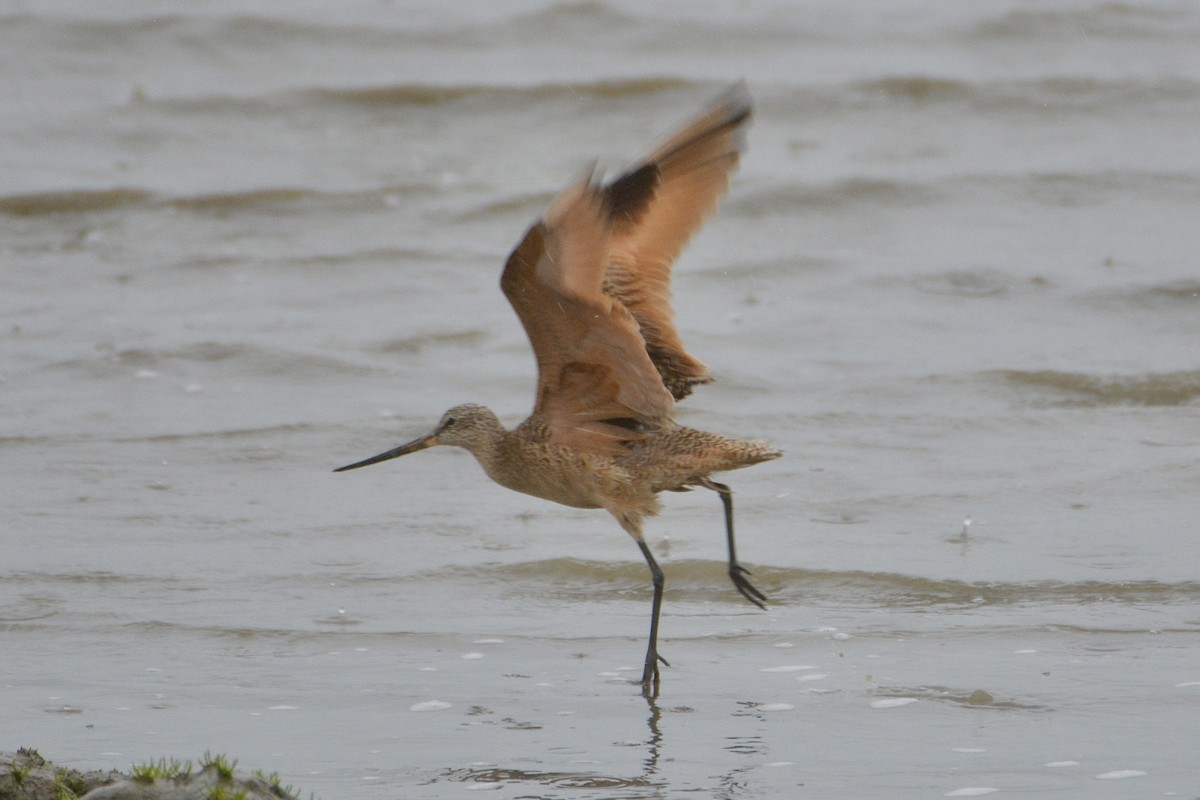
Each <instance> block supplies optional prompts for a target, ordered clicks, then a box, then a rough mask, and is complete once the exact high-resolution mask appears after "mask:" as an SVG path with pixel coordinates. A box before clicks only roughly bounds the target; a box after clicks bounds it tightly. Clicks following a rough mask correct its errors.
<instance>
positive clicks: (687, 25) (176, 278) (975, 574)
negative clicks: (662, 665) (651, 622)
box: [0, 2, 1200, 798]
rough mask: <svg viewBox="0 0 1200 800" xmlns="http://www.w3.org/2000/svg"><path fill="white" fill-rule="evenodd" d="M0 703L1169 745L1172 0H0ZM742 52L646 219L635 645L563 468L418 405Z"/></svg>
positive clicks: (829, 743) (762, 743)
mask: <svg viewBox="0 0 1200 800" xmlns="http://www.w3.org/2000/svg"><path fill="white" fill-rule="evenodd" d="M0 39H2V42H3V44H2V46H0V63H2V66H3V72H4V74H5V75H6V79H5V80H4V81H3V82H0V106H3V107H4V108H5V112H4V114H3V115H2V116H0V134H2V135H0V161H2V164H3V175H4V177H3V179H2V181H0V314H2V323H3V325H2V329H0V381H2V382H0V410H2V411H3V414H2V416H0V425H2V427H0V478H2V479H0V493H2V498H0V502H2V504H3V508H4V511H5V513H4V518H3V526H2V529H0V549H2V554H0V642H2V645H3V646H2V652H0V690H2V692H3V700H2V703H3V708H4V712H3V714H2V715H0V733H2V734H3V738H4V739H5V740H6V741H7V742H8V744H7V745H6V746H8V747H10V748H13V747H16V746H20V745H29V746H34V747H38V748H40V749H41V751H42V752H43V754H45V755H47V756H48V757H51V758H53V759H55V760H56V761H59V762H61V763H69V764H71V765H72V766H76V767H80V768H92V767H95V768H102V767H103V768H107V767H114V766H115V767H118V768H124V767H127V766H128V764H129V763H130V762H132V761H143V760H147V759H150V758H157V757H159V756H161V755H173V756H176V757H181V758H195V757H197V756H198V755H199V754H201V753H203V751H205V750H212V751H214V752H215V751H224V752H228V753H229V754H230V755H231V756H233V757H237V758H239V759H240V760H241V762H242V763H243V764H244V765H246V766H250V767H258V766H261V767H263V768H265V769H267V770H269V771H270V770H277V771H278V772H279V773H280V774H281V775H282V776H283V777H284V779H285V782H288V783H293V784H295V785H296V786H298V787H301V788H302V789H303V790H304V791H306V792H307V791H313V792H315V793H316V794H317V795H319V796H323V797H327V798H330V797H349V798H353V797H407V796H421V797H457V796H459V795H460V793H461V792H462V791H463V790H464V789H472V788H484V789H492V790H494V792H496V793H497V796H503V797H527V796H539V797H571V798H582V797H593V798H610V797H629V798H651V797H685V796H686V797H694V796H703V797H782V796H794V795H795V794H796V792H797V791H798V790H800V789H802V790H807V793H808V794H809V795H811V796H814V797H816V796H833V795H845V796H855V797H864V798H872V797H879V798H892V797H897V796H905V797H909V796H947V795H948V796H978V795H982V794H985V793H990V792H989V790H992V791H996V792H997V793H1003V794H1004V795H1016V796H1033V795H1041V794H1045V793H1049V792H1058V793H1060V794H1062V795H1064V796H1088V797H1129V796H1135V795H1136V796H1147V795H1149V796H1164V795H1166V796H1181V797H1192V796H1195V794H1196V792H1197V784H1198V782H1197V778H1196V772H1195V768H1194V757H1193V755H1192V752H1193V750H1194V739H1195V733H1196V731H1197V723H1196V719H1197V718H1198V717H1197V713H1196V712H1197V708H1198V704H1200V667H1198V666H1197V665H1198V664H1200V611H1197V602H1198V601H1200V572H1198V568H1197V563H1200V558H1197V556H1198V555H1200V552H1198V550H1200V547H1198V545H1197V539H1196V522H1197V519H1198V518H1200V500H1198V499H1197V497H1198V495H1197V480H1198V476H1200V432H1198V431H1200V406H1198V402H1200V401H1198V399H1197V398H1198V397H1200V363H1198V361H1197V352H1198V350H1197V336H1198V334H1200V278H1198V277H1197V276H1198V275H1200V272H1198V271H1197V264H1196V255H1195V254H1196V237H1195V209H1196V208H1197V201H1198V200H1200V148H1198V147H1197V146H1196V145H1197V139H1196V135H1197V134H1196V131H1197V130H1200V111H1198V109H1200V62H1197V61H1196V59H1195V57H1194V54H1195V50H1196V45H1197V43H1198V40H1200V13H1197V11H1196V9H1195V6H1194V5H1193V4H1190V3H1171V2H1156V3H1144V4H1136V5H1097V4H1091V3H1072V2H1063V3H1057V4H1054V5H1053V6H1046V5H1045V4H1036V3H1010V4H1005V5H1001V6H994V5H988V6H984V5H971V6H963V5H961V4H956V3H941V2H929V3H924V4H921V5H919V6H915V7H909V6H906V7H905V8H903V9H901V8H899V7H894V6H892V5H889V4H872V5H871V6H870V7H865V6H864V7H860V8H855V9H853V10H850V9H848V8H845V7H843V6H842V5H841V4H824V5H822V4H815V5H814V4H805V5H804V6H803V7H800V6H793V5H790V4H769V3H753V4H749V5H747V4H742V5H739V6H737V7H736V8H727V7H726V6H724V5H723V4H714V5H712V6H711V7H708V6H703V7H702V6H699V5H696V4H689V5H688V6H687V7H686V8H685V7H683V6H679V7H676V6H673V5H672V6H666V5H664V6H660V7H654V8H649V9H647V8H644V7H642V6H641V5H638V4H628V5H626V4H623V3H616V2H584V3H567V4H538V3H515V2H514V3H507V4H493V5H490V6H488V7H487V9H486V10H483V11H480V10H474V11H473V12H472V16H470V17H468V16H465V15H463V13H462V12H458V13H455V12H454V11H452V10H449V7H443V5H442V4H436V3H430V4H428V5H422V4H409V3H393V4H380V3H375V2H369V3H350V4H342V5H339V8H338V12H337V14H331V13H329V9H328V8H326V7H325V6H322V5H320V4H315V3H313V4H292V5H289V7H288V8H286V9H284V8H281V7H277V6H276V5H275V4H267V3H250V4H246V3H210V4H208V5H206V6H205V7H204V8H203V9H184V8H178V7H175V6H162V7H156V6H147V5H145V4H142V3H108V4H104V5H103V7H102V8H101V7H99V6H94V5H93V4H85V3H73V2H58V3H50V2H46V3H27V4H21V5H16V6H10V7H8V8H6V9H4V11H3V14H2V15H0ZM738 77H744V78H746V79H747V81H748V83H749V85H750V87H751V90H752V92H753V93H754V95H755V97H756V101H757V117H756V119H755V123H754V127H753V128H752V129H751V131H750V137H749V145H750V150H749V152H748V154H747V156H746V158H745V160H744V163H743V166H742V169H741V170H740V172H739V173H738V175H737V176H736V179H735V182H734V185H733V187H732V191H731V193H730V195H729V198H728V200H727V202H725V203H724V205H723V206H722V209H721V212H720V213H719V215H718V216H717V217H716V218H714V220H713V221H712V222H711V223H710V225H709V226H708V227H707V228H706V229H705V231H704V232H703V233H702V234H701V236H700V237H698V239H697V240H696V242H695V243H694V246H693V247H692V248H691V249H690V250H689V251H688V253H687V254H686V255H685V257H684V259H683V260H682V262H681V263H680V264H679V267H678V271H677V279H676V285H675V288H676V296H677V306H678V313H679V326H680V329H681V331H682V332H683V335H684V338H685V340H686V341H687V342H688V344H689V346H690V348H691V349H692V350H693V351H694V352H695V353H696V354H697V355H698V356H699V357H701V358H702V359H703V360H705V361H706V362H707V363H708V364H709V365H710V366H711V367H712V368H713V371H714V372H715V373H716V374H717V376H718V378H719V382H718V383H717V384H714V385H713V386H709V387H704V389H703V391H699V392H697V393H696V395H694V396H693V397H692V398H689V399H688V401H687V402H686V403H684V404H682V405H681V407H680V418H681V420H682V421H684V422H686V423H687V424H689V425H693V426H697V427H702V428H708V429H712V430H716V431H721V432H725V433H729V434H733V435H741V436H747V437H763V438H767V439H769V440H771V441H772V442H773V443H774V444H776V445H777V446H779V447H781V448H783V449H784V450H785V451H786V453H787V456H786V458H784V459H782V460H780V461H776V462H771V463H769V464H764V465H762V466H759V467H756V468H754V469H752V470H748V471H746V472H744V473H737V474H732V475H729V476H727V478H728V480H729V482H730V483H731V484H732V486H733V488H734V489H735V491H736V492H737V494H736V502H737V515H738V525H739V545H740V548H739V549H740V554H741V556H742V558H743V560H744V561H745V562H746V563H747V565H748V566H749V567H750V568H751V569H753V570H754V572H755V577H756V580H757V582H758V583H759V585H760V586H761V587H762V588H763V589H764V590H765V591H766V592H767V593H768V594H769V595H770V597H771V600H772V602H771V605H770V606H769V609H768V611H767V612H765V613H764V612H759V611H757V610H756V609H754V608H752V607H750V606H749V605H747V604H746V603H745V602H744V601H742V600H741V599H740V597H739V596H738V595H737V594H736V592H735V591H734V590H733V589H732V587H731V586H730V585H729V582H728V580H727V579H726V578H725V576H724V573H723V562H722V558H723V543H722V528H721V524H722V523H721V515H720V504H719V503H718V502H717V500H716V498H715V497H713V496H711V495H709V494H707V493H703V492H694V493H691V494H687V495H679V496H671V497H669V498H666V504H665V505H666V508H665V511H664V514H663V515H662V516H661V517H660V518H659V519H656V520H652V521H651V522H650V523H649V525H648V533H649V536H650V538H651V539H652V540H653V543H654V547H655V550H656V552H657V553H658V554H659V555H660V561H661V562H662V563H663V565H664V568H665V570H666V572H667V582H668V583H667V586H668V588H667V597H666V616H665V617H664V622H663V632H662V636H663V642H662V650H663V653H664V654H665V655H666V656H667V658H668V659H670V661H671V663H672V668H671V669H669V670H665V672H664V686H663V694H662V697H661V698H660V699H659V701H658V703H657V704H655V705H648V704H647V703H646V702H645V701H644V700H643V699H642V698H641V697H640V696H639V695H638V693H637V689H636V687H635V686H632V685H631V684H630V680H632V679H633V678H635V677H636V676H637V674H638V670H639V667H638V663H639V660H640V656H641V653H642V648H643V646H644V641H643V636H644V632H645V627H646V621H647V620H646V618H647V612H648V605H649V590H648V581H647V576H646V574H645V567H644V564H643V563H642V562H641V560H640V558H639V555H638V553H637V550H636V548H634V546H633V545H632V543H631V542H630V541H629V540H628V537H626V536H625V535H624V534H623V533H622V532H621V531H620V530H619V528H618V527H617V526H616V525H615V524H614V523H613V521H612V520H611V519H609V518H608V517H607V516H606V515H605V514H603V513H594V512H581V511H575V510H571V509H566V508H559V507H555V506H551V505H549V504H546V503H544V502H541V501H537V500H534V499H532V498H526V497H523V496H519V495H515V494H511V493H507V492H505V491H504V490H503V489H500V488H498V487H496V486H493V485H491V484H489V483H488V482H486V480H485V479H484V478H483V476H482V474H481V472H480V470H479V469H478V467H477V466H476V465H475V464H474V462H473V461H472V460H471V459H470V457H469V456H468V455H466V454H465V453H462V452H457V451H442V450H437V451H431V452H428V453H423V454H421V455H419V456H413V457H412V458H411V459H404V460H401V461H397V462H392V463H389V464H388V465H386V466H380V467H375V468H372V469H371V470H366V471H362V472H356V473H350V474H347V475H336V476H335V475H333V474H332V473H330V472H329V470H330V469H331V468H332V467H334V466H337V465H339V464H343V463H346V462H348V461H351V460H354V459H357V458H360V457H363V456H366V455H369V454H371V453H374V452H377V451H379V450H382V449H384V448H386V447H390V446H392V445H394V444H398V443H399V442H401V441H403V440H405V439H407V438H409V437H410V436H413V435H416V434H418V433H421V432H423V431H424V430H426V429H427V428H428V427H429V426H430V425H431V424H432V423H433V422H434V421H436V419H437V417H438V416H439V415H440V413H441V412H442V411H443V410H444V409H445V408H446V407H448V406H450V405H453V404H455V403H459V402H464V401H477V402H485V403H487V404H488V405H490V406H491V407H493V408H494V409H496V411H497V412H498V413H499V414H500V415H501V417H502V418H503V419H504V420H505V421H507V422H509V423H516V422H517V421H519V420H520V419H521V418H522V416H523V415H524V414H525V413H526V412H527V411H528V409H529V407H530V405H531V394H532V384H533V363H532V358H531V357H530V354H529V352H528V346H527V344H526V342H525V339H524V334H523V332H522V331H521V329H520V327H519V325H518V323H517V321H516V319H515V317H514V315H513V314H512V312H511V310H510V309H509V308H508V307H507V305H506V304H505V303H504V301H503V298H502V297H501V295H500V293H499V291H498V288H497V285H496V282H497V278H498V274H499V269H500V266H501V264H502V263H503V259H504V257H505V256H506V254H507V252H508V250H509V248H511V246H512V245H513V244H514V243H515V242H516V240H517V238H518V237H519V236H520V234H521V233H522V231H523V230H524V227H525V226H526V225H527V224H528V223H529V222H530V221H531V220H532V219H533V218H534V217H536V215H537V214H538V213H540V211H541V210H542V208H543V207H544V205H545V203H546V202H547V200H548V199H549V198H550V197H551V196H552V194H553V193H554V191H556V190H557V189H558V188H559V187H560V186H561V185H563V184H564V183H565V182H566V181H568V180H570V179H571V178H572V177H574V176H575V175H577V174H578V172H579V170H581V169H582V168H584V166H586V165H587V164H588V163H589V161H588V160H589V159H591V158H593V157H599V158H600V160H601V164H602V165H606V166H609V167H611V168H613V169H618V168H620V167H622V166H624V165H625V164H627V163H628V161H629V160H630V159H632V158H633V157H635V156H636V155H638V154H639V153H642V152H644V151H645V150H646V149H647V148H648V147H649V146H650V145H651V144H652V143H653V142H654V141H655V140H656V139H657V137H658V136H660V135H661V134H663V133H665V132H666V131H668V130H669V129H670V128H671V127H672V126H673V125H674V124H676V123H677V122H679V121H680V120H681V119H683V118H684V117H686V116H687V115H689V114H690V113H691V112H692V111H693V110H694V109H696V108H697V107H699V106H700V105H701V104H702V103H703V102H705V101H706V100H707V99H708V98H709V97H711V96H712V95H713V94H715V93H716V92H717V91H719V89H720V88H721V87H722V86H723V85H724V84H726V83H728V82H729V81H731V80H733V79H735V78H738Z"/></svg>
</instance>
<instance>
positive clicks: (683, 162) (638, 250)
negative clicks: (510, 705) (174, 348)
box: [336, 84, 781, 696]
mask: <svg viewBox="0 0 1200 800" xmlns="http://www.w3.org/2000/svg"><path fill="white" fill-rule="evenodd" d="M749 118H750V96H749V94H748V92H747V91H746V88H745V86H744V85H742V84H738V85H737V86H734V87H733V88H731V89H729V90H728V91H726V92H725V93H724V94H723V95H722V96H721V97H720V98H718V99H717V101H716V102H715V103H713V105H712V106H711V107H709V108H708V110H706V111H705V112H704V113H702V114H701V115H700V116H698V117H697V118H696V119H694V120H693V121H692V122H690V123H689V124H687V125H685V126H684V127H683V128H682V129H681V130H679V131H678V132H677V133H676V134H675V135H674V136H672V137H671V138H670V139H668V140H667V141H666V142H665V143H664V144H663V145H662V146H660V147H659V148H658V149H657V150H655V151H654V152H653V153H652V154H651V155H650V156H649V157H648V158H646V160H645V161H644V162H642V163H641V164H639V165H638V166H637V167H635V168H633V169H631V170H630V171H629V172H627V173H625V174H624V175H622V176H621V177H619V178H617V179H616V180H614V181H612V182H611V183H608V184H606V185H605V184H601V183H600V182H599V181H598V179H597V176H596V175H595V174H594V173H593V174H589V175H587V176H585V177H584V178H583V179H582V180H580V181H578V182H577V183H575V184H573V185H572V186H570V187H568V188H567V189H566V190H564V191H563V192H562V193H561V194H560V195H559V196H558V197H557V198H555V200H554V201H553V202H552V203H551V205H550V208H549V210H548V211H547V212H546V215H545V216H544V217H543V218H542V219H541V220H539V221H538V222H537V223H535V224H534V225H533V227H531V228H530V229H529V230H528V232H526V234H525V238H524V239H523V240H522V241H521V243H520V244H519V245H517V249H516V250H514V251H513V253H512V255H510V256H509V258H508V262H507V264H505V267H504V273H503V275H502V277H501V278H500V287H501V289H503V291H504V295H505V297H507V298H508V301H509V302H510V303H511V304H512V307H513V308H514V309H515V310H516V312H517V316H518V317H520V319H521V323H522V325H524V327H525V332H526V333H527V334H528V336H529V341H530V344H532V345H533V352H534V355H535V357H536V359H537V366H538V383H537V401H536V404H535V405H534V408H533V413H532V414H531V415H530V417H529V419H527V420H525V421H524V422H522V423H521V424H520V425H518V426H517V427H516V428H515V429H513V430H511V431H510V430H506V429H505V428H504V426H503V425H501V424H500V421H499V420H498V419H497V418H496V415H495V414H493V413H492V412H491V410H489V409H487V408H484V407H483V406H478V405H461V406H456V407H455V408H452V409H450V410H449V411H447V412H446V413H445V414H444V415H443V416H442V419H441V421H440V422H438V424H437V427H435V428H434V429H433V430H432V431H431V432H430V433H428V434H426V435H425V436H422V437H420V438H419V439H415V440H414V441H412V442H409V443H408V444H404V445H401V446H400V447H397V448H395V449H393V450H388V451H387V452H386V453H380V454H379V455H377V456H374V457H372V458H368V459H366V460H365V461H359V462H357V463H354V464H349V465H347V466H344V467H341V468H339V469H338V470H336V471H338V472H341V471H343V470H348V469H356V468H358V467H365V466H367V465H369V464H378V463H379V462H381V461H387V460H388V459H392V458H398V457H400V456H403V455H407V454H409V453H415V452H416V451H418V450H424V449H425V448H427V447H432V446H434V445H439V444H444V445H454V446H456V447H463V448H466V449H467V450H469V451H470V452H471V454H472V455H474V456H475V458H476V459H477V460H478V461H479V463H480V465H481V466H482V467H483V469H484V471H485V472H486V473H487V474H488V476H489V477H491V479H492V480H494V481H496V483H499V484H500V485H502V486H506V487H508V488H509V489H513V490H515V491H518V492H524V493H525V494H531V495H534V496H535V497H541V498H544V499H546V500H553V501H554V502H556V503H562V504H563V505H567V506H573V507H575V508H604V509H607V510H608V511H609V512H610V513H611V514H612V515H613V516H614V517H616V518H617V521H618V522H619V523H620V524H621V527H622V528H624V529H625V531H626V532H627V533H628V534H629V535H630V536H632V537H633V539H634V541H636V542H637V545H638V547H639V548H640V549H641V551H642V556H643V557H645V559H646V563H647V564H648V565H649V567H650V574H651V576H652V577H653V581H654V600H653V605H652V606H651V611H650V642H649V646H648V647H647V649H646V662H645V668H644V669H643V671H642V691H643V693H644V694H646V695H647V696H651V695H653V694H657V692H658V684H659V671H658V663H659V661H662V662H663V663H664V664H665V663H667V662H666V660H665V659H663V658H662V657H661V656H660V655H659V654H658V620H659V612H660V610H661V608H662V594H663V572H662V569H660V568H659V566H658V562H656V561H655V560H654V556H653V555H652V554H651V552H650V549H649V548H648V547H647V546H646V542H645V540H644V539H643V537H642V519H643V518H644V517H647V516H652V515H654V514H656V513H657V512H658V510H659V502H658V494H659V492H663V491H672V492H686V491H689V490H690V489H691V488H692V487H694V486H700V487H703V488H705V489H711V490H713V491H715V492H716V493H717V494H718V495H719V496H720V498H721V502H722V504H723V505H724V507H725V534H726V539H727V543H728V546H729V577H730V578H731V579H732V580H733V585H734V586H735V587H737V590H738V591H739V592H741V594H742V596H743V597H745V598H746V599H747V600H749V601H750V602H751V603H754V604H755V605H756V606H758V607H759V608H763V607H764V606H763V601H764V600H765V599H766V597H765V596H764V595H763V594H762V592H760V591H759V590H758V589H756V588H755V587H754V586H753V585H752V584H751V583H750V580H749V578H748V577H747V576H748V575H749V572H748V571H747V570H746V569H745V568H744V567H742V566H741V565H740V564H739V563H738V560H737V551H736V549H735V547H734V541H733V493H732V492H731V491H730V489H729V487H728V486H726V485H725V484H722V483H717V482H716V481H714V480H713V479H712V477H711V476H712V474H713V473H716V472H724V471H726V470H731V469H738V468H739V467H747V466H750V465H751V464H757V463H759V462H760V461H766V460H768V459H772V458H777V457H779V456H780V455H781V453H780V452H779V451H778V450H775V449H773V448H771V447H770V446H768V445H766V444H764V443H762V442H754V441H744V440H740V439H730V438H727V437H725V436H720V435H718V434H715V433H707V432H705V431H699V430H695V429H692V428H685V427H683V426H681V425H677V424H676V423H675V422H674V420H673V418H672V417H673V411H674V407H675V401H676V400H680V399H682V398H684V397H686V396H687V395H688V394H689V393H690V392H691V391H692V387H694V386H695V385H696V384H700V383H708V382H710V381H711V380H712V378H711V377H710V376H709V373H708V369H707V367H705V366H704V364H702V363H700V362H699V361H697V360H696V359H695V358H693V357H692V356H690V355H689V354H688V353H687V352H686V351H685V350H684V347H683V342H682V341H681V340H680V338H679V335H678V333H677V332H676V331H675V326H674V322H673V319H672V318H673V314H672V311H671V305H670V277H671V264H672V262H673V261H674V260H675V258H676V256H678V255H679V252H680V251H681V250H682V249H683V247H684V245H685V244H686V243H687V241H688V240H689V239H690V238H691V236H692V234H693V233H695V231H696V230H697V229H698V228H699V227H700V225H701V224H702V223H703V222H704V220H705V218H706V217H708V215H709V214H711V213H712V211H713V209H714V208H715V207H716V204H717V199H718V198H719V197H720V195H721V194H722V193H723V192H724V191H725V188H726V187H727V186H728V184H729V175H730V173H731V172H732V171H733V168H734V167H735V166H736V164H737V161H738V154H739V152H740V151H741V146H742V131H743V127H744V125H745V123H746V121H747V120H748V119H749Z"/></svg>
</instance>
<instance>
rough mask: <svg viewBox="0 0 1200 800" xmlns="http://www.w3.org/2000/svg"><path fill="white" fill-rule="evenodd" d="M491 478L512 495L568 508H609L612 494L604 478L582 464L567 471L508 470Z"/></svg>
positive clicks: (572, 466) (571, 466)
mask: <svg viewBox="0 0 1200 800" xmlns="http://www.w3.org/2000/svg"><path fill="white" fill-rule="evenodd" d="M491 477H492V479H493V480H495V481H496V483H499V484H500V485H501V486H504V487H505V488H508V489H512V490H513V491H514V492H520V493H522V494H528V495H532V496H534V497H540V498H541V499H543V500H549V501H551V502H554V503H559V504H560V505H564V506H570V507H571V508H605V507H606V506H607V505H608V503H606V502H605V501H606V500H607V499H608V497H609V495H610V494H611V492H610V491H606V490H605V487H604V485H603V484H604V481H603V478H602V477H601V476H600V475H599V474H598V473H597V472H596V471H595V470H593V469H589V466H588V465H587V464H582V463H579V464H572V465H570V467H569V468H566V469H561V468H560V469H553V470H537V469H521V470H511V469H510V470H505V471H503V472H501V473H499V474H495V475H492V476H491Z"/></svg>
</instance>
